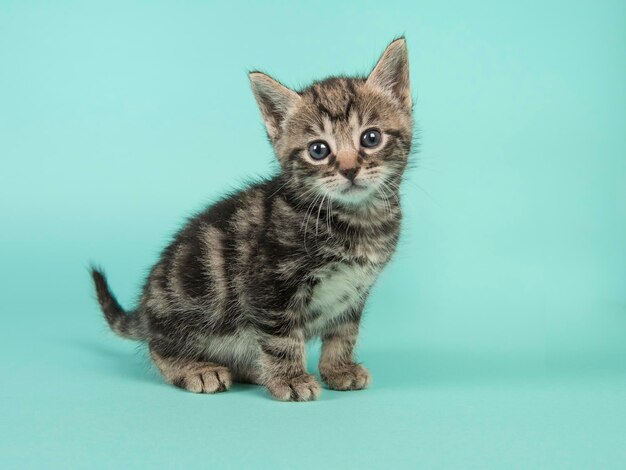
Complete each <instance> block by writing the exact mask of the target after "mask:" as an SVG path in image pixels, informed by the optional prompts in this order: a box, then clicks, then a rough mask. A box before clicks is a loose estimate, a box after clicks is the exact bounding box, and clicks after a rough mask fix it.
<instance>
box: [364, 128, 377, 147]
mask: <svg viewBox="0 0 626 470" xmlns="http://www.w3.org/2000/svg"><path fill="white" fill-rule="evenodd" d="M378 144H380V132H378V131H377V130H376V129H368V130H366V131H365V132H363V134H362V135H361V145H362V146H363V147H367V148H373V147H376V146H378Z"/></svg>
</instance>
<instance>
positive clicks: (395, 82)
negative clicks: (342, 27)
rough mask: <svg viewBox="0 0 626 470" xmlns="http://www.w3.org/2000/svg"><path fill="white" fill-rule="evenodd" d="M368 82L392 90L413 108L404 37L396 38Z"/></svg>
mask: <svg viewBox="0 0 626 470" xmlns="http://www.w3.org/2000/svg"><path fill="white" fill-rule="evenodd" d="M367 83H368V84H370V85H372V86H375V87H378V88H382V89H384V90H387V91H390V92H391V93H392V94H393V95H394V96H395V97H397V98H398V99H399V100H400V102H401V103H402V104H403V105H404V106H406V107H407V108H411V103H412V100H411V83H410V81H409V55H408V53H407V49H406V40H405V39H404V38H400V39H396V40H395V41H393V42H392V43H391V44H389V45H388V46H387V49H385V52H383V55H382V56H381V58H380V59H379V60H378V63H377V64H376V67H374V70H372V73H370V75H369V77H367Z"/></svg>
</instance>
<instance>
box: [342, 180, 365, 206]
mask: <svg viewBox="0 0 626 470" xmlns="http://www.w3.org/2000/svg"><path fill="white" fill-rule="evenodd" d="M374 190H375V188H373V186H372V185H368V186H366V185H363V184H359V183H353V184H349V185H346V186H345V187H344V188H341V189H339V190H336V191H333V193H332V198H333V199H334V200H336V201H338V202H340V203H342V204H345V205H349V206H359V205H363V204H367V202H368V201H369V200H371V199H372V196H373V194H374Z"/></svg>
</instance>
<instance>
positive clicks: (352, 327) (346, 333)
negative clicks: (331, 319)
mask: <svg viewBox="0 0 626 470" xmlns="http://www.w3.org/2000/svg"><path fill="white" fill-rule="evenodd" d="M358 333H359V323H358V322H357V321H350V322H347V323H342V324H340V325H337V326H336V327H334V328H332V329H331V330H329V331H327V332H325V333H324V334H323V335H322V355H321V357H320V364H319V370H320V375H321V376H322V380H323V381H324V382H325V383H326V385H328V387H329V388H331V389H333V390H361V389H362V388H365V387H367V386H368V385H369V383H370V374H369V372H368V371H367V369H366V368H365V367H363V366H362V365H360V364H356V363H355V362H354V358H353V352H354V345H355V343H356V338H357V335H358Z"/></svg>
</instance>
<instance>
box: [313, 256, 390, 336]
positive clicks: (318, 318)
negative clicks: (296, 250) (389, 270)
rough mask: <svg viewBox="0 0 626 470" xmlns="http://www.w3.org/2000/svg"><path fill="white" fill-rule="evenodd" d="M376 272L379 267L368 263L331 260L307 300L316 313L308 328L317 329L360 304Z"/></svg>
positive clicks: (320, 273)
mask: <svg viewBox="0 0 626 470" xmlns="http://www.w3.org/2000/svg"><path fill="white" fill-rule="evenodd" d="M377 274H378V270H377V269H375V268H374V267H372V266H370V265H366V266H360V265H357V264H347V263H333V264H330V265H328V266H326V267H324V268H323V269H322V270H320V272H319V273H318V279H319V282H318V284H317V285H316V286H315V288H314V289H313V294H312V297H311V301H310V303H309V310H310V311H311V312H312V313H313V314H314V316H315V320H314V321H313V322H312V324H311V325H310V327H309V329H310V330H311V331H318V330H320V329H321V328H323V327H324V325H325V324H327V323H328V322H330V321H332V320H333V319H335V318H337V317H338V316H339V315H341V314H343V313H345V312H346V311H348V310H349V309H350V308H351V307H356V306H359V305H360V304H361V302H362V300H363V299H364V298H365V296H366V295H367V292H368V289H369V288H370V287H371V285H372V284H373V282H374V280H375V279H376V275H377Z"/></svg>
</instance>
